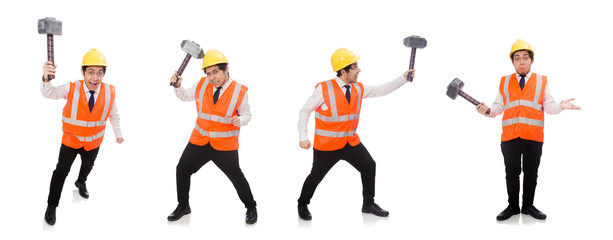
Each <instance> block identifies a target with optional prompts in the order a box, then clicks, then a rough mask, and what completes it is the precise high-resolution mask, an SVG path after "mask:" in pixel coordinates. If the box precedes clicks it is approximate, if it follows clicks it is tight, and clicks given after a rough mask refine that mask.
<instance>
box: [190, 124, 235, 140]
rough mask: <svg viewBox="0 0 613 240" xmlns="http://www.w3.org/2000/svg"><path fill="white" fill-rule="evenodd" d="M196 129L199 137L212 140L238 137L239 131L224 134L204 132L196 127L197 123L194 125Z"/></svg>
mask: <svg viewBox="0 0 613 240" xmlns="http://www.w3.org/2000/svg"><path fill="white" fill-rule="evenodd" d="M194 128H195V129H196V131H198V132H199V133H200V135H202V136H209V137H212V138H227V137H236V136H238V135H239V133H240V130H234V131H226V132H210V131H205V130H203V129H202V128H200V127H199V126H198V123H196V127H194Z"/></svg>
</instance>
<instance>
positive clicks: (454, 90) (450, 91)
mask: <svg viewBox="0 0 613 240" xmlns="http://www.w3.org/2000/svg"><path fill="white" fill-rule="evenodd" d="M463 87H464V83H463V82H462V80H460V79H459V78H456V79H453V81H451V83H449V86H447V96H448V97H449V98H451V99H453V100H455V98H456V97H457V96H458V95H460V96H462V97H463V98H464V99H466V100H468V101H469V102H470V103H472V104H475V106H477V105H479V104H480V102H479V101H477V100H476V99H474V98H472V97H471V96H469V95H468V94H466V93H465V92H464V91H462V88H463ZM485 113H486V114H490V109H489V108H488V109H487V111H486V112H485Z"/></svg>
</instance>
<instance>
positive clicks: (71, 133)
mask: <svg viewBox="0 0 613 240" xmlns="http://www.w3.org/2000/svg"><path fill="white" fill-rule="evenodd" d="M106 67H107V64H106V58H105V57H104V55H103V54H102V53H101V52H100V51H98V50H97V49H91V50H90V51H89V52H87V53H86V54H85V56H84V57H83V63H82V64H81V74H82V75H83V77H84V79H83V80H79V81H75V82H70V83H65V84H63V85H59V86H57V87H56V86H53V84H52V83H51V82H50V81H49V78H48V76H49V75H55V68H56V65H54V64H53V63H52V62H50V61H47V62H45V64H44V66H43V82H42V83H41V92H42V94H43V96H44V97H46V98H51V99H61V98H63V99H66V100H67V101H66V106H64V111H63V113H62V130H63V132H64V134H63V136H62V146H61V147H60V156H59V159H58V163H57V166H56V168H55V171H53V176H52V177H51V186H50V189H49V197H48V199H47V210H46V211H45V221H46V222H47V224H49V225H54V224H55V221H56V214H55V212H56V207H57V206H58V204H59V201H60V195H61V193H62V188H63V186H64V181H65V180H66V177H67V176H68V172H69V171H70V167H71V166H72V163H73V161H74V160H75V158H76V157H77V155H81V169H80V171H79V177H78V179H77V181H76V182H75V185H76V187H77V188H78V189H79V195H81V197H83V198H89V192H88V191H87V188H86V185H85V181H86V180H87V176H88V175H89V173H90V172H91V170H92V167H93V166H94V160H96V157H97V156H98V150H100V144H102V139H103V138H104V132H105V128H106V120H107V119H109V120H110V122H111V124H112V125H113V133H114V134H115V137H116V142H117V143H122V142H123V141H124V139H123V137H122V136H121V128H120V125H119V113H118V111H117V106H116V104H115V86H113V85H110V84H106V83H104V82H102V79H103V78H104V75H105V73H106Z"/></svg>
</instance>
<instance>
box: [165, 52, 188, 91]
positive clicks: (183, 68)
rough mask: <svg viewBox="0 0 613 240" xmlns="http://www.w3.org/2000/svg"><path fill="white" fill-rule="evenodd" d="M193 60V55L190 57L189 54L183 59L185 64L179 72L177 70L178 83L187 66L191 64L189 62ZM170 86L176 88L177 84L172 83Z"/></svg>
mask: <svg viewBox="0 0 613 240" xmlns="http://www.w3.org/2000/svg"><path fill="white" fill-rule="evenodd" d="M191 58H192V55H189V53H188V54H187V55H186V56H185V58H184V59H183V62H182V63H181V66H179V70H177V81H179V77H178V76H181V74H183V71H184V70H185V67H187V64H188V63H189V60H190V59H191ZM170 86H173V87H175V86H176V82H174V83H173V82H171V83H170Z"/></svg>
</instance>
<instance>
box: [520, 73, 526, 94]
mask: <svg viewBox="0 0 613 240" xmlns="http://www.w3.org/2000/svg"><path fill="white" fill-rule="evenodd" d="M519 76H520V77H521V79H519V87H520V88H521V90H524V85H526V75H519Z"/></svg>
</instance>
